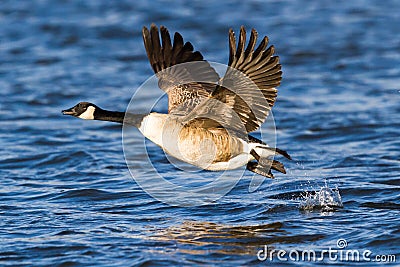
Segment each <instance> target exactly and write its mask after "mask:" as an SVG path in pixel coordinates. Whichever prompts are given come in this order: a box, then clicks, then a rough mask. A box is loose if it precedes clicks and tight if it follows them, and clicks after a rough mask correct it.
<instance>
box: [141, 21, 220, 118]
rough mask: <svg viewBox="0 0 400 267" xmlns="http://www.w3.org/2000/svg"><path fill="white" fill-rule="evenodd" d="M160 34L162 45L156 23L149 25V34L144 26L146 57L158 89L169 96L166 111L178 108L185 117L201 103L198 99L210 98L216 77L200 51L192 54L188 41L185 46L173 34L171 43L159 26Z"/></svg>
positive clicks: (180, 38)
mask: <svg viewBox="0 0 400 267" xmlns="http://www.w3.org/2000/svg"><path fill="white" fill-rule="evenodd" d="M160 32H161V42H160V34H159V32H158V28H157V26H156V25H155V24H152V25H151V27H150V31H149V30H148V29H147V28H146V27H143V31H142V33H143V41H144V47H145V49H146V52H147V57H148V58H149V61H150V64H151V67H152V68H153V70H154V72H155V73H156V74H157V77H158V79H159V81H158V86H159V87H160V88H161V89H162V90H164V91H165V92H166V93H167V94H168V112H171V111H173V110H174V109H177V108H178V107H180V113H183V114H185V113H187V112H189V111H190V109H192V108H193V107H194V106H195V105H197V104H198V103H200V101H201V99H204V98H205V97H209V96H210V95H211V93H212V92H213V91H214V90H215V87H216V83H217V82H218V80H219V76H218V74H217V73H216V72H215V70H214V69H213V68H212V67H211V66H210V64H209V63H208V62H207V61H205V60H203V56H202V55H201V53H200V52H198V51H193V46H192V44H191V43H190V42H186V43H184V41H183V38H182V36H181V35H180V34H179V33H175V35H174V40H173V43H171V37H170V34H169V32H168V30H167V28H165V27H163V26H161V27H160ZM185 103H191V104H190V105H187V104H185ZM183 105H185V106H184V108H183V107H182V106H183Z"/></svg>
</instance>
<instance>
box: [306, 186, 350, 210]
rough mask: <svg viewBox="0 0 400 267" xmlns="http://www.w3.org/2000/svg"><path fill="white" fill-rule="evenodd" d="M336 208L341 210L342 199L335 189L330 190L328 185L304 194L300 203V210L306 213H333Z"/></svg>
mask: <svg viewBox="0 0 400 267" xmlns="http://www.w3.org/2000/svg"><path fill="white" fill-rule="evenodd" d="M336 208H343V203H342V197H341V196H340V193H339V189H338V188H337V187H336V188H334V189H331V188H329V186H328V185H325V186H323V187H321V189H320V190H319V191H315V192H306V193H305V194H304V196H303V200H302V201H301V203H300V209H301V210H306V211H312V210H321V211H334V210H335V209H336Z"/></svg>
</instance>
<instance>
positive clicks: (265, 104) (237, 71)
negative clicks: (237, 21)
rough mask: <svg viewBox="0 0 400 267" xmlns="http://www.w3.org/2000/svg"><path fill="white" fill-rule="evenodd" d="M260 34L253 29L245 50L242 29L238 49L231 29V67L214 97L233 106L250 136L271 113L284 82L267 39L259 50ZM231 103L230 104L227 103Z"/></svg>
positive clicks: (277, 61)
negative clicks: (280, 86)
mask: <svg viewBox="0 0 400 267" xmlns="http://www.w3.org/2000/svg"><path fill="white" fill-rule="evenodd" d="M257 36H258V34H257V31H256V30H255V29H252V31H251V35H250V40H249V43H248V45H247V47H246V49H245V44H246V31H245V29H244V27H243V26H242V27H241V28H240V36H239V42H238V46H237V47H236V38H235V34H234V32H233V31H232V29H231V30H230V31H229V48H230V49H229V52H230V53H229V63H228V65H229V66H230V68H228V70H227V72H226V74H225V76H224V77H223V79H222V82H221V86H220V87H218V88H217V90H215V91H214V92H213V94H212V97H213V98H215V99H218V100H220V101H223V102H225V103H227V104H228V105H230V106H231V107H232V108H233V109H234V110H235V112H236V113H237V114H238V115H239V117H240V119H241V120H242V122H243V124H244V126H245V128H246V130H247V132H252V131H255V130H257V129H258V128H259V127H260V125H261V124H262V123H263V122H264V121H265V119H266V117H267V116H268V112H269V111H270V110H271V109H272V107H273V105H274V103H275V99H276V96H277V92H278V90H277V89H276V87H278V86H279V85H280V81H281V79H282V71H281V65H280V64H279V57H278V56H274V52H275V50H274V47H273V46H270V47H268V48H267V46H268V37H264V38H263V40H262V41H261V43H260V45H259V46H258V48H257V49H254V48H255V46H256V42H257ZM227 99H228V101H227Z"/></svg>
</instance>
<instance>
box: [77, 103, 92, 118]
mask: <svg viewBox="0 0 400 267" xmlns="http://www.w3.org/2000/svg"><path fill="white" fill-rule="evenodd" d="M94 110H95V108H94V107H93V106H89V107H88V108H87V109H86V111H85V112H83V113H82V114H81V115H79V116H78V118H81V119H84V120H94Z"/></svg>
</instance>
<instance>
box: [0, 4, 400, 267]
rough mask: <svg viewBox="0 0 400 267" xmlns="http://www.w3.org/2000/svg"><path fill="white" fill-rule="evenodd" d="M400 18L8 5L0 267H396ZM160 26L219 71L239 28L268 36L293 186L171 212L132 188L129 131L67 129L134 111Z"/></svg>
mask: <svg viewBox="0 0 400 267" xmlns="http://www.w3.org/2000/svg"><path fill="white" fill-rule="evenodd" d="M399 10H400V3H399V2H398V1H395V0H393V1H372V0H371V1H361V0H354V1H296V2H295V1H288V0H286V1H285V0H282V1H278V0H277V1H266V2H263V1H233V2H219V1H207V0H203V1H192V2H187V3H185V2H184V1H179V2H177V3H174V4H171V3H169V2H167V1H144V2H140V1H105V0H104V1H98V0H96V1H90V0H88V1H62V0H51V1H50V0H48V1H46V0H43V1H39V0H38V1H12V0H9V1H7V0H3V1H1V2H0V24H1V27H0V94H1V96H0V107H1V109H0V118H1V122H0V123H1V132H0V135H1V139H0V147H1V148H2V149H1V150H0V167H1V168H0V174H1V182H0V184H1V186H0V265H4V266H44V265H48V266H88V265H90V266H134V265H139V266H171V265H186V266H187V265H201V264H204V265H207V266H210V265H216V266H236V265H242V266H244V265H256V264H260V265H267V264H271V263H270V262H268V260H267V261H264V262H262V261H259V260H258V259H257V252H258V251H259V250H260V249H262V248H263V247H264V245H268V246H271V247H272V248H275V249H283V250H290V249H298V250H304V249H317V250H318V251H321V250H323V249H328V248H329V247H332V248H337V241H338V239H345V240H346V242H347V244H348V245H347V248H348V249H358V250H360V251H362V250H366V249H368V250H370V251H372V253H373V254H372V255H396V256H397V265H398V264H399V262H400V255H399V247H400V230H399V226H400V216H399V215H400V212H399V210H400V190H399V189H400V161H399V159H400V152H399V147H400V138H399V137H400V35H399V33H400V16H399V15H398V14H399ZM151 22H155V23H157V24H158V25H160V24H162V25H165V26H167V27H168V28H169V29H170V31H171V32H174V31H179V32H181V33H182V35H183V36H184V38H185V39H186V40H190V41H191V42H192V43H193V44H194V46H195V48H196V49H197V50H200V51H202V53H203V55H204V56H205V58H206V59H209V60H211V61H215V62H221V63H226V62H227V59H228V45H227V44H228V41H227V32H228V29H229V28H230V27H233V28H234V29H235V30H236V31H238V29H239V27H240V25H245V26H246V27H248V28H251V27H254V28H256V29H257V30H258V32H259V33H260V35H268V36H269V38H270V40H271V43H273V44H274V45H275V47H276V50H277V54H279V55H280V58H281V63H282V66H283V71H284V80H283V82H282V85H281V87H280V88H279V97H278V101H277V103H276V105H275V107H274V118H275V123H276V127H277V145H278V147H280V148H282V149H286V150H287V151H288V152H289V153H290V154H291V156H292V157H293V159H294V160H293V161H291V162H289V161H284V162H285V165H286V168H287V171H288V173H287V174H286V175H283V174H276V178H275V179H274V180H271V179H268V180H266V181H264V182H263V184H262V185H261V187H260V188H258V189H257V190H256V191H255V192H252V193H250V192H249V183H250V178H249V177H251V176H250V175H249V174H248V173H246V175H245V176H244V177H243V178H242V179H241V180H240V181H239V183H238V184H237V185H236V186H235V187H234V189H233V190H232V191H231V192H230V193H229V194H228V195H226V196H225V197H223V198H221V199H220V200H218V201H216V202H215V203H214V204H211V205H205V206H198V207H172V206H169V205H167V204H164V203H162V202H160V201H158V200H156V199H154V198H152V197H151V196H149V195H148V194H146V193H145V192H144V191H143V190H142V189H141V188H140V187H139V186H138V184H137V183H135V182H134V180H133V179H132V178H131V176H130V174H129V171H128V167H127V165H126V163H125V158H124V153H123V148H122V141H121V139H122V134H121V133H122V132H121V126H120V125H116V124H110V123H106V122H98V121H83V120H77V119H74V118H71V117H67V116H62V115H61V113H60V111H61V110H62V109H65V108H69V107H71V106H73V105H74V104H76V103H77V102H79V101H91V102H94V103H96V104H97V105H99V106H101V107H104V108H108V109H111V110H121V111H124V110H125V109H126V107H127V105H128V103H129V101H130V98H131V96H132V95H133V93H134V92H135V90H137V88H138V87H139V86H140V85H141V84H142V83H143V82H144V81H145V80H146V79H147V78H149V77H150V76H151V75H152V74H153V73H152V71H151V68H150V65H149V64H148V62H147V58H146V54H145V51H144V48H143V45H142V38H141V28H142V26H144V25H146V26H149V25H150V23H151ZM154 90H156V89H154ZM148 99H149V100H148V101H149V102H148V103H149V104H150V101H152V100H151V95H150V97H149V98H148ZM143 101H144V102H143V104H146V103H147V102H145V101H147V100H143ZM151 103H152V102H151ZM138 153H139V152H138ZM149 153H150V157H153V158H154V159H155V166H156V167H157V169H158V170H159V171H160V172H163V173H166V174H168V175H170V177H171V179H174V178H177V179H178V178H182V177H175V176H178V175H181V174H177V173H176V171H175V169H174V167H173V166H171V165H170V164H168V162H166V161H165V159H164V158H163V156H160V150H159V149H158V148H157V147H155V146H151V145H150V146H149ZM136 156H137V157H143V156H144V155H141V154H137V155H136ZM232 173H233V174H234V173H235V172H232ZM204 175H205V176H209V175H212V173H211V174H210V173H209V172H204ZM188 178H190V174H189V177H188ZM278 263H280V264H283V265H298V266H305V265H313V264H318V262H307V261H297V262H296V261H286V262H280V261H279V260H277V259H276V258H275V260H274V264H278ZM325 263H327V264H337V265H353V264H355V263H354V262H337V261H336V262H335V261H330V260H329V259H326V260H325ZM368 264H369V265H371V266H373V265H377V264H378V263H377V262H370V263H368ZM395 264H396V263H395ZM395 264H393V263H392V266H393V265H395ZM380 266H382V265H380Z"/></svg>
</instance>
